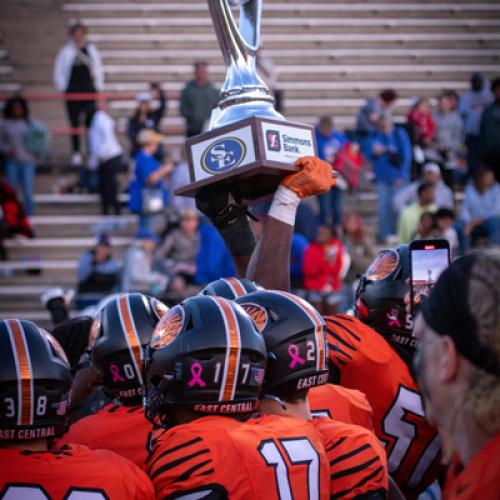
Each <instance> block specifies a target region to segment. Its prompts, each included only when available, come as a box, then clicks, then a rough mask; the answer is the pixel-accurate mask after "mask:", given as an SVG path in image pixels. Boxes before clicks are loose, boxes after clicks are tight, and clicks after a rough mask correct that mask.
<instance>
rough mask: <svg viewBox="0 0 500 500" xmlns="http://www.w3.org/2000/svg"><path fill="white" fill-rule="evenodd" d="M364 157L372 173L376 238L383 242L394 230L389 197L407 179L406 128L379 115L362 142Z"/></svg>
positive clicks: (393, 214) (391, 196) (387, 117)
mask: <svg viewBox="0 0 500 500" xmlns="http://www.w3.org/2000/svg"><path fill="white" fill-rule="evenodd" d="M365 156H366V157H367V158H369V160H370V161H371V163H372V165H373V170H374V173H375V185H376V188H377V202H378V217H379V230H378V240H379V242H380V243H385V241H386V240H387V238H388V237H389V236H390V235H393V234H394V233H395V231H396V213H395V212H394V209H393V200H394V196H395V194H396V192H397V191H398V189H400V188H401V187H402V186H404V185H405V184H407V183H408V182H409V180H410V168H411V158H412V155H411V144H410V138H409V137H408V134H407V133H406V131H405V130H404V129H402V128H400V127H394V125H393V122H392V118H391V117H390V116H388V115H382V116H381V117H380V119H379V128H378V129H377V131H376V132H374V133H372V134H371V135H370V136H369V137H368V139H367V141H366V142H365Z"/></svg>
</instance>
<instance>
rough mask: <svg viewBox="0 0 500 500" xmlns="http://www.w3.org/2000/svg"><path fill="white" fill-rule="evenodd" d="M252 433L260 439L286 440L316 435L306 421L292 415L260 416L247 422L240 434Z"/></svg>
mask: <svg viewBox="0 0 500 500" xmlns="http://www.w3.org/2000/svg"><path fill="white" fill-rule="evenodd" d="M248 430H249V431H251V432H252V433H255V434H256V436H258V437H265V436H267V437H268V438H275V437H276V438H286V437H297V436H299V435H304V436H306V435H308V434H313V435H316V431H315V429H314V428H313V427H312V426H311V424H310V423H309V422H307V421H305V420H302V419H300V418H297V417H294V416H292V415H258V416H256V417H254V418H251V419H249V420H247V421H246V422H245V423H244V425H243V426H242V427H241V429H239V432H240V433H244V432H245V431H248Z"/></svg>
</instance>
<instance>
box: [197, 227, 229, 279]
mask: <svg viewBox="0 0 500 500" xmlns="http://www.w3.org/2000/svg"><path fill="white" fill-rule="evenodd" d="M199 233H200V251H199V252H198V256H197V257H196V276H195V283H197V284H199V285H204V284H207V283H210V282H211V281H215V280H218V279H219V278H230V277H231V276H236V268H235V267H234V263H233V258H232V257H231V254H230V253H229V251H228V249H227V247H226V245H225V243H224V240H223V239H222V237H221V236H220V234H219V231H217V229H216V228H215V227H214V226H213V225H212V224H210V223H209V222H207V220H206V219H202V220H201V223H200V228H199Z"/></svg>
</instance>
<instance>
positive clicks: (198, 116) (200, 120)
mask: <svg viewBox="0 0 500 500" xmlns="http://www.w3.org/2000/svg"><path fill="white" fill-rule="evenodd" d="M218 102H219V91H218V90H217V89H216V88H215V87H214V86H213V84H212V82H207V83H206V84H205V85H204V86H203V87H199V86H198V85H196V83H195V82H194V80H192V81H190V82H188V83H187V84H186V86H185V87H184V90H183V91H182V95H181V108H180V111H181V115H182V116H183V117H184V118H185V119H186V126H187V129H188V131H195V132H197V133H199V132H201V130H202V128H203V124H204V123H205V122H206V121H207V120H208V119H209V118H210V113H211V112H212V109H213V108H215V107H216V106H217V104H218Z"/></svg>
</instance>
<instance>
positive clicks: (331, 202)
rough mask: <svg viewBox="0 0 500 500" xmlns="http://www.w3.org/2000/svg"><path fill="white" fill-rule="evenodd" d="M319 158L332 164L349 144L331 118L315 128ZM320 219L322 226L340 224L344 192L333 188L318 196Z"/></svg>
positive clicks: (325, 117)
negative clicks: (336, 128) (341, 150)
mask: <svg viewBox="0 0 500 500" xmlns="http://www.w3.org/2000/svg"><path fill="white" fill-rule="evenodd" d="M315 134H316V143H317V145H318V156H319V157H320V158H321V159H322V160H325V161H327V162H328V163H331V164H332V165H333V164H334V162H335V158H336V156H337V153H338V152H339V151H340V149H341V148H342V146H343V145H344V144H345V143H346V142H347V137H346V136H345V135H344V134H343V133H342V132H339V131H337V130H335V129H334V126H333V119H332V117H331V116H327V115H325V116H322V117H321V118H320V120H319V122H318V125H317V126H316V128H315ZM318 201H319V219H320V223H321V224H327V223H333V224H334V225H335V226H337V225H339V224H340V221H341V219H342V191H341V190H340V189H339V188H338V187H337V186H335V187H333V188H332V189H331V190H330V191H329V192H328V193H326V194H323V195H321V196H318Z"/></svg>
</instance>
